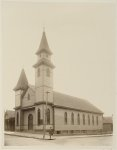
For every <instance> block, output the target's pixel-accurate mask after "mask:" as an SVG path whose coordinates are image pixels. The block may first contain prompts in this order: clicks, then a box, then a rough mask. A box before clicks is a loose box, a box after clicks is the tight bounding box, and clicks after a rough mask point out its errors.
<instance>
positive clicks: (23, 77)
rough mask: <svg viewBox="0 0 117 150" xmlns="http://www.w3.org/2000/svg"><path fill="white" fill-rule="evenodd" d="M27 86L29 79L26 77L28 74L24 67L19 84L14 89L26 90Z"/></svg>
mask: <svg viewBox="0 0 117 150" xmlns="http://www.w3.org/2000/svg"><path fill="white" fill-rule="evenodd" d="M27 88H28V80H27V78H26V74H25V71H24V69H22V71H21V74H20V77H19V80H18V82H17V85H16V87H15V88H14V89H13V90H14V91H17V90H26V89H27Z"/></svg>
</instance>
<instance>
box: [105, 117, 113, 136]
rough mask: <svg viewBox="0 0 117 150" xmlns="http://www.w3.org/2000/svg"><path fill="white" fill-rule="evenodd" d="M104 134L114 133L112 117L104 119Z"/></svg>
mask: <svg viewBox="0 0 117 150" xmlns="http://www.w3.org/2000/svg"><path fill="white" fill-rule="evenodd" d="M103 132H106V133H112V132H113V119H112V117H103Z"/></svg>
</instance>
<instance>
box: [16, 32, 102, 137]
mask: <svg viewBox="0 0 117 150" xmlns="http://www.w3.org/2000/svg"><path fill="white" fill-rule="evenodd" d="M36 55H37V57H38V60H37V63H36V64H35V65H34V66H33V67H34V69H35V85H30V84H29V82H28V80H27V78H26V74H25V72H24V70H22V72H21V75H20V78H19V80H18V83H17V85H16V87H15V88H14V91H15V130H16V131H21V130H28V131H31V130H34V131H43V130H44V128H45V124H46V130H49V129H50V127H51V128H53V130H54V133H58V134H60V133H95V132H100V131H102V129H103V112H102V111H101V110H100V109H98V108H97V107H95V106H94V105H92V104H91V103H90V102H88V101H87V100H84V99H81V98H77V97H73V96H69V95H66V94H62V93H59V92H55V91H53V69H54V65H53V63H52V62H51V55H52V52H51V50H50V48H49V46H48V42H47V39H46V34H45V32H43V35H42V39H41V43H40V46H39V49H38V51H37V52H36ZM61 82H62V81H61ZM68 82H69V81H68ZM71 88H72V87H71ZM46 101H47V107H46Z"/></svg>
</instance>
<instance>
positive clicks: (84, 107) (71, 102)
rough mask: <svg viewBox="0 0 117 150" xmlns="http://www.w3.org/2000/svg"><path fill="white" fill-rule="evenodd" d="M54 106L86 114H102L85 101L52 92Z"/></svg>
mask: <svg viewBox="0 0 117 150" xmlns="http://www.w3.org/2000/svg"><path fill="white" fill-rule="evenodd" d="M54 105H55V106H62V107H67V108H71V109H76V110H81V111H87V112H94V113H103V112H102V111H101V110H99V109H98V108H97V107H95V106H94V105H92V104H91V103H90V102H88V101H87V100H84V99H81V98H77V97H73V96H69V95H66V94H62V93H59V92H54Z"/></svg>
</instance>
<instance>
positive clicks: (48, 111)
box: [47, 108, 50, 124]
mask: <svg viewBox="0 0 117 150" xmlns="http://www.w3.org/2000/svg"><path fill="white" fill-rule="evenodd" d="M47 124H50V109H49V108H48V109H47Z"/></svg>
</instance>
